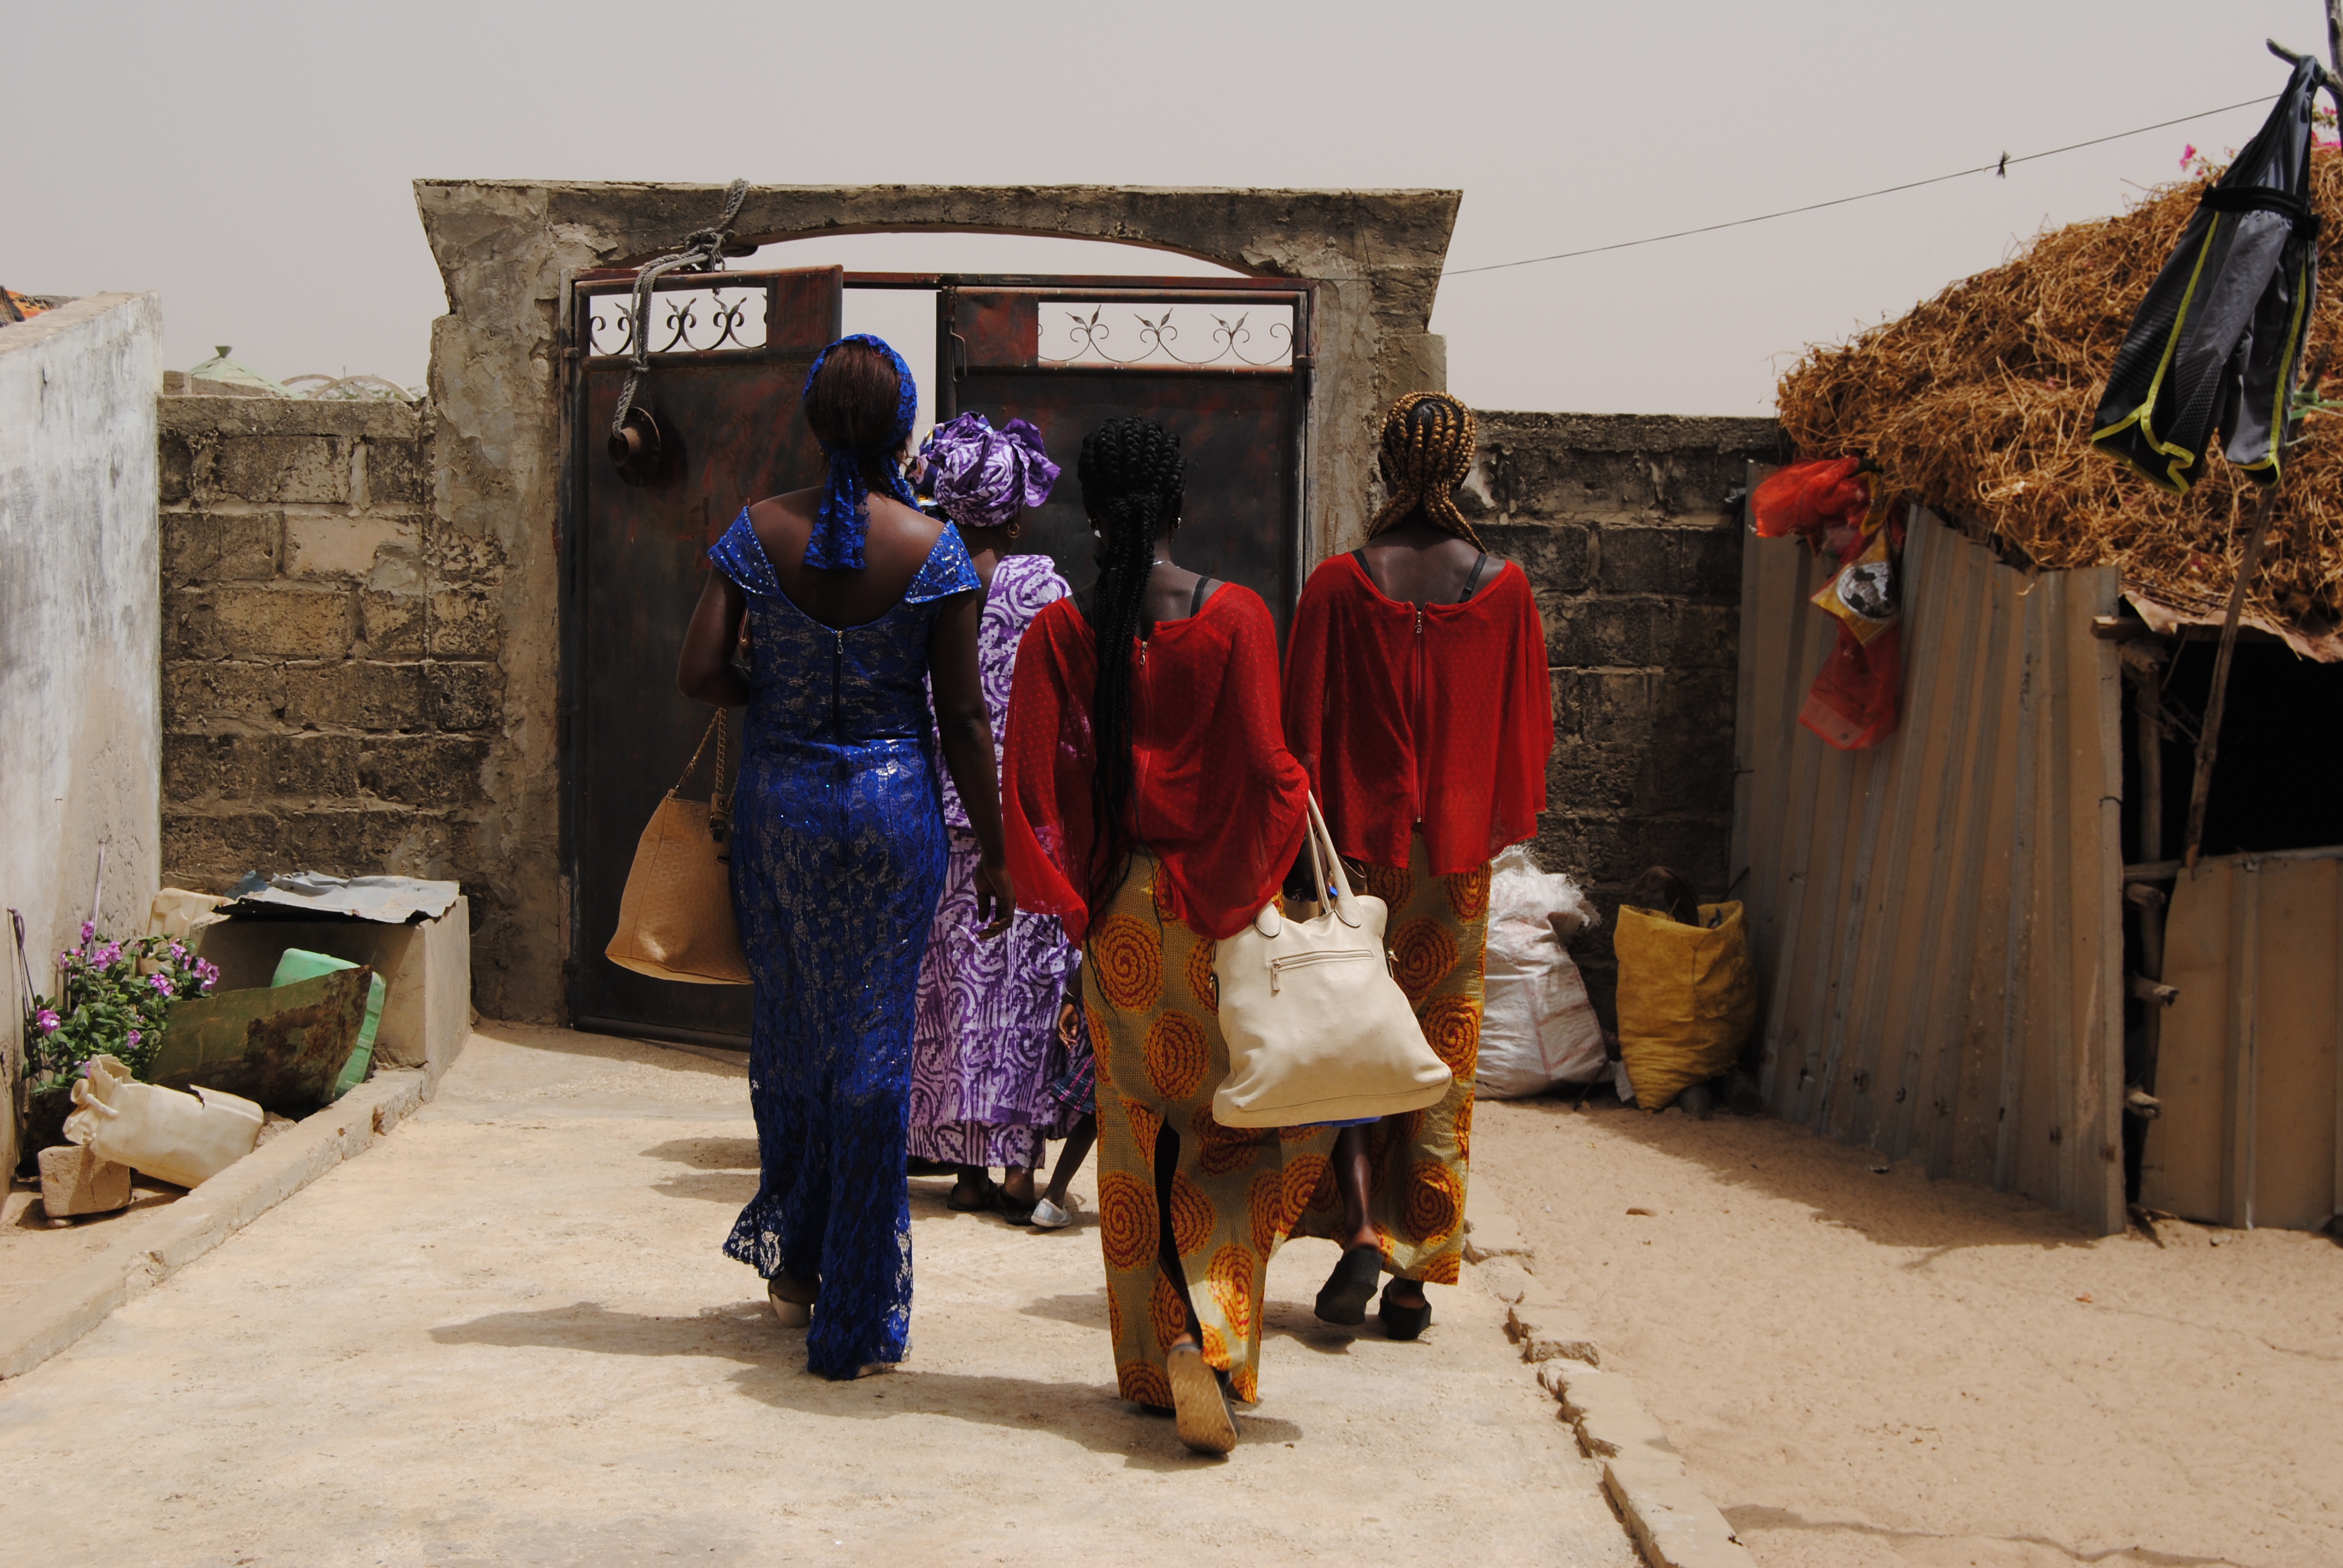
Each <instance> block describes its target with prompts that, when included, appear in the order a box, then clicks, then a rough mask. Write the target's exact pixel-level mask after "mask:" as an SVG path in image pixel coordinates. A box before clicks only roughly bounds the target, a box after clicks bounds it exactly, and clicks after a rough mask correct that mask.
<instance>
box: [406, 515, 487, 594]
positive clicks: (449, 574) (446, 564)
mask: <svg viewBox="0 0 2343 1568" xmlns="http://www.w3.org/2000/svg"><path fill="white" fill-rule="evenodd" d="M424 558H425V562H426V564H427V566H428V567H429V568H430V572H431V580H432V581H433V582H434V583H437V584H440V585H443V586H445V585H452V584H455V583H488V584H494V583H495V582H497V581H498V580H499V579H500V578H502V577H503V575H504V568H505V554H504V551H503V550H502V549H500V548H498V546H497V543H496V541H495V540H494V539H485V538H478V537H477V536H475V535H472V534H468V533H466V532H465V531H464V530H463V529H461V528H448V527H445V526H435V527H434V528H432V530H431V534H430V539H429V542H428V544H427V547H426V549H425V556H424Z"/></svg>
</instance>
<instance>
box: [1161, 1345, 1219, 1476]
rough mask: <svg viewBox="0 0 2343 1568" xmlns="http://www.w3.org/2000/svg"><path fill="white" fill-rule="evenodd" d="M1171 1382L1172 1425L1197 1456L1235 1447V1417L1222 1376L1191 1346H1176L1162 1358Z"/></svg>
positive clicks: (1199, 1351)
mask: <svg viewBox="0 0 2343 1568" xmlns="http://www.w3.org/2000/svg"><path fill="white" fill-rule="evenodd" d="M1165 1360H1166V1361H1167V1362H1169V1366H1168V1368H1167V1371H1168V1372H1169V1373H1170V1376H1171V1382H1172V1430H1174V1431H1175V1432H1178V1433H1179V1434H1180V1441H1181V1442H1183V1443H1185V1444H1187V1445H1188V1447H1189V1448H1191V1449H1192V1450H1194V1451H1195V1452H1198V1453H1214V1454H1219V1453H1226V1452H1229V1450H1231V1449H1232V1448H1234V1447H1235V1446H1236V1445H1237V1418H1236V1415H1235V1413H1234V1412H1232V1411H1231V1410H1230V1409H1229V1396H1228V1392H1227V1391H1226V1390H1224V1389H1222V1387H1221V1374H1220V1373H1218V1372H1214V1371H1213V1370H1212V1366H1211V1365H1210V1364H1209V1363H1208V1362H1206V1361H1205V1360H1204V1352H1202V1351H1201V1350H1199V1349H1197V1348H1196V1347H1195V1346H1194V1345H1176V1346H1174V1347H1172V1353H1171V1354H1170V1355H1169V1356H1168V1357H1166V1358H1165Z"/></svg>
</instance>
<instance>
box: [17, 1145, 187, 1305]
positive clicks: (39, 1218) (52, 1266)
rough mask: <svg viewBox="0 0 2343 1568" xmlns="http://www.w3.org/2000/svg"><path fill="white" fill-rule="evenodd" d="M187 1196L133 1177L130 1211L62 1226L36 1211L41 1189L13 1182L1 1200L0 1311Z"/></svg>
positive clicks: (29, 1183) (178, 1189) (81, 1218)
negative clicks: (150, 1216)
mask: <svg viewBox="0 0 2343 1568" xmlns="http://www.w3.org/2000/svg"><path fill="white" fill-rule="evenodd" d="M186 1195H187V1193H186V1189H185V1188H183V1187H174V1186H171V1185H170V1184H169V1183H167V1182H163V1181H148V1180H146V1178H145V1177H144V1176H138V1177H134V1178H133V1179H132V1181H131V1188H130V1207H128V1208H127V1209H117V1210H116V1211H114V1212H113V1213H111V1214H85V1215H80V1216H77V1217H75V1218H74V1219H71V1220H67V1221H64V1222H63V1223H62V1224H60V1223H58V1222H56V1221H52V1220H51V1219H50V1218H49V1216H48V1211H46V1210H45V1209H43V1208H42V1207H41V1184H40V1183H39V1182H38V1181H25V1180H23V1179H22V1178H15V1179H12V1180H11V1181H10V1182H9V1185H8V1190H7V1192H6V1195H5V1197H0V1308H5V1307H8V1306H13V1305H14V1304H15V1303H16V1302H19V1301H22V1300H23V1299H24V1298H25V1296H27V1295H30V1294H31V1293H32V1292H34V1291H35V1290H36V1289H38V1288H39V1287H40V1286H42V1285H45V1284H47V1283H48V1282H50V1281H51V1280H54V1279H55V1278H56V1277H57V1276H58V1275H59V1274H62V1273H64V1272H65V1271H67V1270H69V1269H74V1268H76V1267H78V1266H80V1265H81V1264H82V1263H85V1262H86V1261H89V1260H90V1259H92V1258H94V1257H96V1256H97V1254H98V1253H100V1252H103V1251H106V1249H107V1248H108V1247H111V1246H112V1245H114V1243H115V1242H116V1241H121V1240H122V1239H124V1238H125V1237H126V1236H128V1235H129V1234H130V1233H131V1232H132V1231H134V1230H136V1228H137V1226H138V1225H139V1223H140V1222H141V1221H143V1220H144V1219H145V1218H146V1216H147V1215H148V1214H151V1213H153V1212H154V1211H156V1210H157V1209H166V1208H168V1207H170V1206H171V1205H172V1204H173V1203H176V1202H177V1201H179V1200H180V1199H182V1198H184V1197H186Z"/></svg>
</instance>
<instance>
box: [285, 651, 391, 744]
mask: <svg viewBox="0 0 2343 1568" xmlns="http://www.w3.org/2000/svg"><path fill="white" fill-rule="evenodd" d="M423 715H424V675H423V667H422V666H421V665H419V664H383V663H378V662H376V661H374V660H371V659H358V658H350V659H342V660H338V661H337V662H335V663H332V664H317V665H293V666H290V667H289V668H287V669H286V671H285V721H286V722H287V724H301V725H308V726H311V727H314V728H328V727H330V728H336V729H420V728H422V725H423Z"/></svg>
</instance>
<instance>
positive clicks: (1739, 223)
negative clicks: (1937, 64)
mask: <svg viewBox="0 0 2343 1568" xmlns="http://www.w3.org/2000/svg"><path fill="white" fill-rule="evenodd" d="M2277 96H2278V95H2277V94H2275V93H2271V94H2268V95H2265V96H2263V97H2258V98H2247V99H2246V100H2245V101H2244V102H2243V103H2237V104H2224V105H2223V106H2221V107H2219V108H2217V109H2201V110H2199V111H2197V113H2196V114H2193V115H2183V116H2180V117H2179V118H2178V119H2174V120H2158V121H2157V122H2156V124H2154V125H2152V126H2135V127H2134V128H2133V129H2131V130H2128V131H2117V132H2116V133H2115V134H2114V135H2112V136H2093V137H2092V138H2091V139H2090V140H2089V141H2087V142H2069V143H2067V144H2066V146H2063V147H2051V148H2048V149H2046V150H2045V151H2043V152H2038V153H2027V154H2026V155H2025V156H2022V157H2011V156H2009V155H2008V154H2007V153H2004V154H2002V155H2001V156H2000V157H1998V158H1996V159H1995V160H1994V161H1993V162H1992V163H1989V164H1979V165H1978V166H1976V167H1975V168H1973V169H1956V170H1955V171H1954V172H1953V173H1951V174H1948V175H1932V176H1929V177H1928V178H1926V179H1924V180H1906V181H1905V182H1904V183H1903V184H1902V185H1897V186H1881V187H1880V188H1879V189H1877V190H1875V191H1864V192H1862V193H1860V194H1858V195H1855V196H1834V197H1832V198H1831V199H1830V200H1828V201H1817V202H1808V203H1807V204H1806V205H1805V206H1785V207H1784V208H1783V209H1782V210H1781V211H1779V212H1768V213H1760V214H1758V215H1757V216H1755V217H1736V218H1733V219H1730V220H1728V221H1726V222H1725V223H1711V224H1703V225H1702V226H1700V227H1698V228H1680V229H1677V230H1675V231H1674V233H1672V234H1654V235H1649V236H1645V237H1644V238H1642V239H1623V240H1619V241H1617V242H1616V243H1614V244H1612V245H1590V246H1586V247H1585V248H1584V250H1564V251H1557V252H1555V253H1554V255H1552V256H1525V257H1523V259H1522V260H1520V261H1493V262H1490V263H1488V264H1487V265H1485V266H1452V267H1445V268H1443V269H1442V271H1441V274H1440V276H1443V277H1461V276H1463V275H1464V274H1466V273H1471V272H1503V271H1504V270H1505V269H1507V268H1508V267H1515V266H1537V265H1538V264H1539V263H1541V262H1547V261H1568V260H1570V259H1571V258H1572V257H1573V256H1600V255H1602V254H1603V253H1604V252H1605V251H1612V250H1633V249H1634V248H1635V247H1636V246H1643V245H1658V244H1660V243H1661V242H1662V241H1663V240H1671V239H1686V238H1689V237H1691V236H1694V235H1696V234H1715V233H1716V232H1717V231H1718V230H1719V229H1727V228H1745V227H1747V226H1749V225H1751V224H1753V223H1770V222H1771V221H1773V220H1774V219H1775V218H1777V217H1795V216H1797V215H1798V214H1800V213H1802V212H1820V211H1822V210H1823V209H1824V208H1825V207H1833V206H1846V205H1847V204H1848V203H1849V202H1858V201H1869V200H1871V199H1872V198H1873V197H1874V196H1894V195H1895V194H1896V192H1898V191H1909V190H1918V189H1919V188H1920V187H1921V186H1936V185H1942V184H1944V183H1945V182H1946V180H1958V179H1966V178H1968V177H1969V176H1971V175H2006V174H2007V172H2008V171H2009V169H2010V168H2011V167H2012V166H2015V165H2017V164H2030V163H2033V162H2035V161H2036V159H2039V158H2055V157H2056V156H2058V155H2059V154H2061V153H2073V152H2080V151H2081V150H2082V149H2083V148H2085V147H2096V146H2101V145H2103V144H2105V143H2107V142H2119V141H2122V140H2123V139H2125V138H2126V137H2127V136H2146V135H2147V133H2148V132H2150V131H2162V130H2168V129H2170V128H2171V127H2172V126H2185V125H2187V124H2188V123H2189V122H2190V121H2191V120H2206V119H2210V118H2212V117H2213V116H2215V115H2226V114H2228V113H2230V112H2231V111H2232V110H2236V109H2250V108H2252V107H2254V106H2256V105H2258V104H2267V103H2269V102H2271V101H2273V100H2274V99H2276V98H2277Z"/></svg>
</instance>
